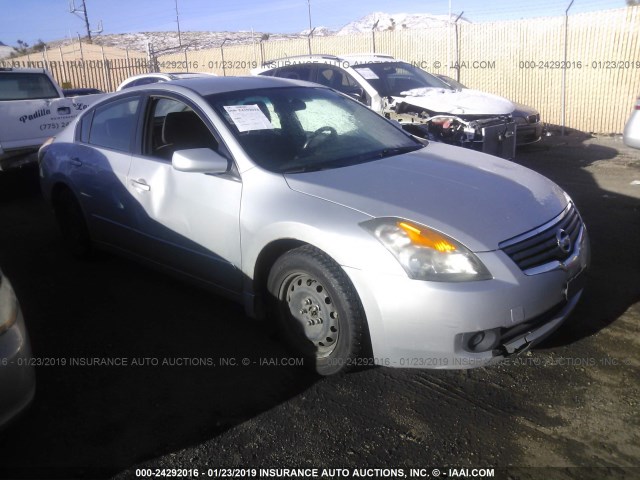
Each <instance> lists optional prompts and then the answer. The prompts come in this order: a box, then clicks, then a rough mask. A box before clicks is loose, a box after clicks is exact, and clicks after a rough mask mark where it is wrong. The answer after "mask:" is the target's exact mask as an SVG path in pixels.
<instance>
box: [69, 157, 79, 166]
mask: <svg viewBox="0 0 640 480" xmlns="http://www.w3.org/2000/svg"><path fill="white" fill-rule="evenodd" d="M69 163H70V164H71V165H73V166H74V167H81V166H82V162H81V161H80V159H79V158H78V157H73V158H72V159H71V160H69Z"/></svg>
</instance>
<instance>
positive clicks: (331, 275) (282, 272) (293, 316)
mask: <svg viewBox="0 0 640 480" xmlns="http://www.w3.org/2000/svg"><path fill="white" fill-rule="evenodd" d="M267 288H268V290H269V298H270V304H271V305H270V312H271V314H272V315H273V316H274V317H275V320H276V321H277V323H278V325H279V328H280V330H281V332H282V334H283V336H284V338H285V340H286V341H287V343H288V344H289V345H290V346H291V347H292V348H293V349H294V351H295V352H297V353H298V354H300V355H302V356H303V358H304V359H305V362H307V364H309V363H310V364H311V365H310V366H311V367H312V368H313V369H314V370H315V371H316V372H317V373H319V374H320V375H332V374H334V373H338V372H340V371H344V370H348V369H349V368H350V367H353V366H355V365H356V359H357V358H358V356H359V355H361V354H363V353H364V351H365V347H366V345H368V341H369V338H368V330H367V323H366V319H365V315H364V311H363V309H362V305H361V304H360V299H359V298H358V294H357V293H356V291H355V288H354V287H353V285H352V284H351V282H350V280H349V278H348V277H347V275H346V274H345V273H344V271H343V270H342V268H340V266H339V265H338V264H337V263H336V262H335V261H333V260H332V259H331V258H329V257H328V256H327V255H325V254H324V253H323V252H321V251H320V250H318V249H316V248H314V247H312V246H310V245H305V246H303V247H299V248H296V249H294V250H290V251H289V252H287V253H285V254H284V255H282V256H281V257H280V258H279V259H278V260H276V262H275V264H274V265H273V268H272V269H271V272H270V273H269V279H268V283H267Z"/></svg>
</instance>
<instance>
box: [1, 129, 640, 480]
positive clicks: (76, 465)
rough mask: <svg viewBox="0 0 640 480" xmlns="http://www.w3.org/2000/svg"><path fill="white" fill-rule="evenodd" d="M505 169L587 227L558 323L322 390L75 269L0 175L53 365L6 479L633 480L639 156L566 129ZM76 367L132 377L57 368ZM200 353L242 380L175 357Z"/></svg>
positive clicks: (19, 288) (38, 332) (35, 318)
mask: <svg viewBox="0 0 640 480" xmlns="http://www.w3.org/2000/svg"><path fill="white" fill-rule="evenodd" d="M517 162H518V163H521V164H523V165H525V166H527V167H529V168H532V169H534V170H536V171H539V172H541V173H543V174H544V175H546V176H548V177H550V178H551V179H553V180H554V181H556V182H557V183H558V184H559V185H561V186H562V187H563V188H564V189H565V190H566V191H567V192H568V193H569V194H570V195H571V196H572V198H573V199H574V201H575V202H576V204H577V205H578V207H579V209H580V212H581V214H582V216H583V217H584V220H585V222H586V223H587V226H588V228H589V232H590V236H591V244H592V268H591V270H590V271H589V273H588V285H587V288H586V290H585V292H584V295H583V298H582V300H581V302H580V304H579V305H578V307H577V309H576V311H575V312H574V313H573V315H572V317H571V318H570V319H569V320H568V321H567V322H566V323H565V325H563V326H562V327H561V329H560V330H559V331H558V332H557V333H556V334H555V335H553V336H552V337H551V338H550V339H549V340H547V341H546V342H545V343H544V344H543V345H541V346H540V347H539V348H536V349H534V350H533V351H531V352H528V353H527V354H525V355H523V356H521V357H515V358H513V359H510V360H509V361H507V362H504V363H502V364H500V365H498V366H495V367H490V368H482V369H475V370H471V371H429V370H401V369H388V368H373V369H368V370H362V371H358V372H355V373H351V374H347V375H340V376H336V377H331V378H325V379H319V378H316V377H312V376H310V375H309V374H308V373H307V372H306V371H305V370H304V369H303V368H300V367H297V366H275V365H267V366H264V365H262V366H261V365H260V362H261V359H264V358H282V359H284V358H287V357H288V356H289V355H288V353H287V352H286V350H284V348H283V347H282V346H281V344H280V343H279V341H278V340H277V338H276V337H275V335H274V334H273V331H272V328H271V327H270V326H269V325H268V324H264V323H260V322H257V321H254V320H251V319H249V318H247V317H245V316H244V314H243V312H242V310H241V308H240V307H239V306H237V305H235V304H232V303H230V302H227V301H226V300H223V299H221V298H217V297H214V296H212V295H210V294H208V293H206V292H203V291H200V290H196V289H194V288H193V287H191V286H189V285H185V284H182V283H180V282H178V281H176V280H173V279H172V278H167V277H165V276H162V275H160V274H157V273H155V272H154V271H151V270H147V269H145V268H142V267H140V266H138V265H136V264H134V263H131V262H129V261H127V260H124V259H120V258H118V257H114V256H111V255H107V254H103V255H99V256H98V258H96V259H95V260H93V261H90V262H88V263H82V262H78V261H76V260H73V259H71V258H70V257H68V256H67V255H66V253H65V252H64V250H63V248H62V247H63V246H62V244H61V240H60V238H59V235H58V232H57V230H56V227H55V224H54V222H53V218H52V216H51V214H50V212H49V210H48V208H47V206H46V205H45V204H44V202H43V200H42V199H41V196H40V193H39V190H38V186H37V175H36V173H37V172H35V171H25V172H19V173H18V174H11V175H9V174H6V175H5V174H2V175H1V176H0V265H2V268H3V270H4V272H5V273H6V274H7V275H8V276H9V277H10V278H11V280H12V282H13V284H14V287H15V290H16V292H17V294H18V297H19V299H20V301H21V303H22V306H23V310H24V314H25V318H26V321H27V324H28V327H29V330H30V334H31V337H32V344H33V350H34V356H35V357H36V358H39V359H42V360H44V359H53V360H54V361H53V362H51V361H50V364H49V365H44V364H43V365H41V366H39V367H37V380H38V391H37V395H36V398H35V401H34V403H33V404H32V406H31V407H30V409H29V410H28V411H27V412H26V413H25V414H24V415H23V416H22V417H21V418H20V419H18V420H17V421H16V422H15V423H13V424H12V425H10V426H9V427H8V428H7V429H5V430H4V431H2V432H0V478H108V477H113V476H116V477H117V478H136V476H138V477H139V476H140V475H137V474H140V473H142V474H144V475H143V476H144V477H145V478H149V475H148V473H150V472H144V471H143V472H140V471H139V470H138V469H140V468H148V469H162V468H169V469H190V470H189V471H186V472H173V473H186V474H187V475H186V476H189V475H191V476H192V477H193V478H195V474H194V469H198V473H199V474H198V478H213V477H217V478H220V477H223V476H226V477H229V476H233V475H232V474H236V473H244V474H245V475H244V476H243V477H242V478H266V477H268V476H270V475H269V472H262V473H261V472H260V471H259V470H258V471H257V472H256V473H255V475H253V472H251V471H249V472H237V471H236V472H234V471H226V470H220V469H233V468H240V469H242V468H244V469H253V468H255V469H261V468H262V469H269V468H280V469H282V468H307V469H312V468H316V469H318V472H317V474H318V478H319V477H324V478H329V477H334V478H338V477H339V474H340V475H342V476H341V478H358V477H356V476H355V474H357V473H360V474H361V476H362V474H364V476H366V477H367V478H393V476H392V475H391V474H393V473H395V474H396V476H399V475H400V473H402V474H404V475H405V476H407V477H410V478H435V477H436V476H437V475H436V474H437V473H438V472H434V469H438V470H439V474H440V476H441V477H458V478H469V477H474V476H475V477H476V478H477V477H481V476H482V475H481V473H483V472H478V471H474V470H473V469H494V472H493V473H494V475H495V476H494V478H505V479H506V478H510V479H556V478H558V479H592V478H593V479H600V478H603V479H604V478H607V479H608V478H625V479H627V478H628V479H638V478H640V415H639V410H640V409H639V406H638V399H639V397H640V395H639V394H640V354H639V352H640V248H638V246H639V245H640V150H633V149H630V148H627V147H625V146H624V145H623V144H622V142H621V139H620V138H619V137H599V138H595V137H591V136H588V135H584V134H580V133H576V132H571V133H570V134H569V135H567V136H565V137H559V136H556V135H554V136H551V137H548V138H545V140H544V141H543V142H541V143H539V144H536V145H533V146H530V147H528V148H525V149H523V150H521V151H519V152H518V158H517ZM81 357H83V358H91V357H111V358H116V357H118V358H128V359H132V358H138V359H140V360H141V362H140V363H141V364H140V365H136V366H133V365H129V366H126V367H116V366H113V367H104V366H96V365H94V366H86V365H85V366H78V365H71V364H70V363H67V365H65V366H61V365H59V363H60V359H63V358H64V359H66V360H67V362H70V361H71V359H73V358H81ZM192 358H200V359H205V358H215V359H222V358H226V359H234V360H235V361H236V365H235V366H233V365H227V366H220V365H219V364H216V366H215V367H214V366H211V365H198V366H194V365H190V366H188V365H186V364H185V363H186V362H187V360H183V361H181V362H180V361H175V360H176V359H192ZM144 359H147V360H144ZM154 359H155V361H157V360H160V361H162V359H174V362H173V364H172V366H166V365H165V366H163V365H162V364H159V365H154V364H153V363H154ZM243 359H247V363H248V366H243V364H242V363H243V362H242V360H243ZM56 361H57V364H56ZM145 362H146V363H145ZM51 363H54V365H51ZM213 469H218V470H219V471H217V472H216V471H214V470H213ZM322 469H347V470H348V471H347V472H342V473H340V472H333V474H330V473H329V472H325V475H323V472H322ZM362 469H369V470H364V471H363V470H362ZM375 469H380V470H375ZM385 469H396V470H395V471H394V472H389V471H387V470H385ZM411 469H419V470H418V471H416V472H412V471H411ZM461 469H468V470H461ZM137 470H138V471H137ZM167 472H169V474H170V473H171V472H170V471H164V474H165V475H166V474H167ZM399 472H400V473H399ZM158 473H160V474H162V473H163V471H162V470H159V471H158ZM275 473H280V474H282V473H283V472H275ZM285 473H286V472H285ZM306 473H307V474H308V475H305V476H311V474H312V473H313V472H306ZM484 473H487V472H484ZM410 474H413V475H410ZM271 478H274V477H273V476H271ZM290 478H294V477H290ZM295 478H303V476H296V477H295ZM360 478H361V477H360Z"/></svg>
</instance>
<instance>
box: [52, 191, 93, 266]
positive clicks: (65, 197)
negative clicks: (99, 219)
mask: <svg viewBox="0 0 640 480" xmlns="http://www.w3.org/2000/svg"><path fill="white" fill-rule="evenodd" d="M54 211H55V214H56V219H57V220H58V226H59V227H60V232H61V233H62V239H63V240H64V243H65V246H66V248H67V250H68V251H69V252H70V253H71V254H72V255H73V256H74V257H76V258H81V259H86V258H89V257H90V256H91V254H92V253H93V247H92V244H91V236H90V235H89V229H88V228H87V223H86V221H85V219H84V214H83V213H82V208H81V207H80V204H79V203H78V200H76V197H75V196H74V195H73V193H72V192H71V191H70V190H66V189H65V190H63V191H62V192H60V195H59V197H58V199H57V201H56V204H55V207H54Z"/></svg>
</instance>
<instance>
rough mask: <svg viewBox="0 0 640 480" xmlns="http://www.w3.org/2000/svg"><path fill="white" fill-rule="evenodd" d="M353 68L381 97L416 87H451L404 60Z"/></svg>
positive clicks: (354, 66)
mask: <svg viewBox="0 0 640 480" xmlns="http://www.w3.org/2000/svg"><path fill="white" fill-rule="evenodd" d="M353 69H354V70H355V71H356V72H358V73H359V74H360V75H362V76H363V77H364V78H365V79H366V80H367V82H369V83H370V84H371V86H372V87H373V88H375V89H376V91H377V92H378V93H379V94H380V96H381V97H389V96H396V97H399V96H402V92H406V91H409V90H413V89H416V88H446V89H447V90H452V87H451V86H450V85H448V84H447V83H445V82H443V81H442V80H440V79H439V78H438V77H436V76H434V75H431V74H430V73H427V72H425V71H424V70H421V69H419V68H417V67H414V66H413V65H411V64H409V63H406V62H377V63H376V62H374V63H359V64H357V65H353Z"/></svg>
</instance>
